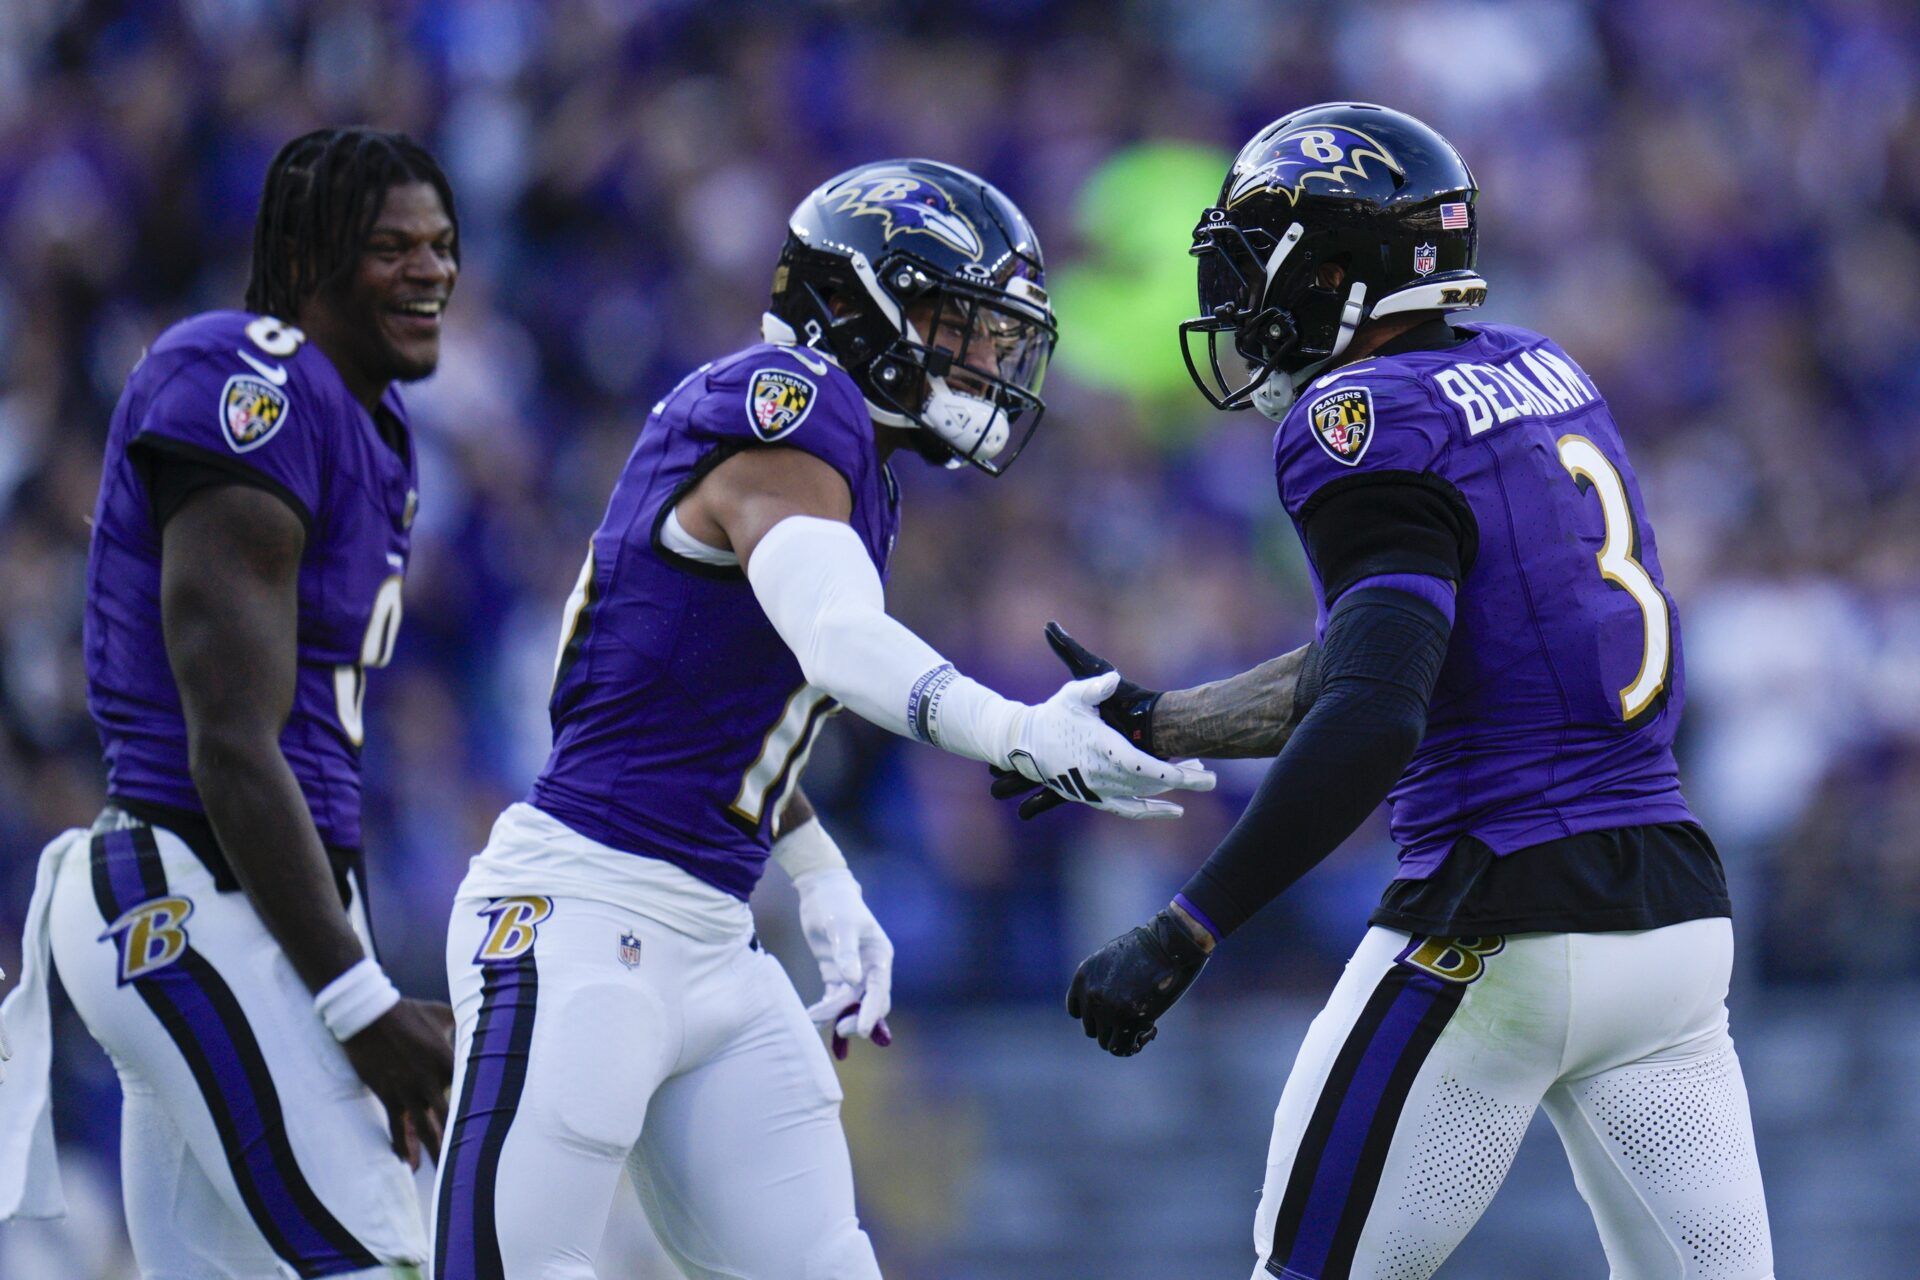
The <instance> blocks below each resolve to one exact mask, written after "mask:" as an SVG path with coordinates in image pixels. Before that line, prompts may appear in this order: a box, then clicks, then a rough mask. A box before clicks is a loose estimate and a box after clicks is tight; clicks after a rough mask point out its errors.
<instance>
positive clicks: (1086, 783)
mask: <svg viewBox="0 0 1920 1280" xmlns="http://www.w3.org/2000/svg"><path fill="white" fill-rule="evenodd" d="M1119 683H1120V673H1119V672H1118V671H1109V672H1107V673H1106V674H1105V675H1100V676H1091V677H1089V678H1087V679H1085V680H1069V681H1068V682H1067V683H1066V684H1063V685H1061V686H1060V690H1059V692H1058V693H1055V694H1054V695H1053V696H1052V697H1051V698H1048V699H1047V700H1046V701H1045V702H1043V703H1041V704H1040V705H1039V706H1030V707H1022V708H1021V709H1020V712H1019V716H1020V719H1019V721H1018V723H1017V724H1016V726H1015V729H1014V739H1013V740H1014V747H1013V750H1012V751H1011V752H1010V753H1009V754H1008V757H1007V767H1008V768H1010V769H1014V770H1017V771H1018V772H1019V773H1020V774H1021V776H1023V777H1025V778H1027V779H1028V780H1030V781H1033V782H1037V783H1039V784H1040V785H1042V786H1044V787H1046V788H1047V789H1048V790H1050V791H1053V792H1055V793H1057V794H1059V795H1061V796H1064V797H1065V798H1067V799H1068V800H1074V801H1078V802H1079V803H1081V804H1086V805H1091V806H1093V807H1094V808H1096V809H1102V810H1105V811H1106V812H1107V813H1117V814H1119V815H1120V816H1121V817H1123V818H1177V817H1179V816H1180V815H1181V814H1182V813H1184V812H1185V810H1184V809H1182V808H1181V807H1180V806H1179V805H1177V804H1175V803H1173V802H1172V801H1170V800H1148V799H1146V798H1145V797H1147V796H1154V795H1159V794H1160V793H1161V792H1163V791H1176V790H1177V791H1211V790H1213V784H1214V782H1215V778H1214V776H1213V773H1212V771H1211V770H1209V769H1207V768H1205V767H1204V766H1202V765H1201V764H1200V763H1199V762H1198V761H1194V760H1183V761H1166V760H1158V759H1155V758H1154V757H1153V756H1150V755H1148V754H1147V753H1146V752H1144V751H1142V750H1140V749H1139V748H1137V747H1135V746H1134V745H1133V744H1132V743H1131V742H1128V741H1127V740H1126V739H1125V738H1123V737H1121V736H1120V735H1119V734H1117V733H1115V732H1114V731H1113V729H1112V728H1110V727H1109V726H1108V725H1107V723H1106V722H1105V721H1104V720H1102V719H1101V718H1100V704H1101V703H1102V702H1104V701H1105V700H1106V699H1107V698H1108V697H1110V696H1111V695H1112V693H1113V691H1114V689H1115V688H1116V687H1117V686H1118V685H1119Z"/></svg>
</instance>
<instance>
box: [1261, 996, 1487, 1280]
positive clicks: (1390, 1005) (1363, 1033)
mask: <svg viewBox="0 0 1920 1280" xmlns="http://www.w3.org/2000/svg"><path fill="white" fill-rule="evenodd" d="M1466 990H1467V987H1466V984H1464V983H1458V982H1446V981H1443V980H1441V979H1439V978H1436V977H1434V976H1433V975H1432V974H1429V973H1425V972H1422V971H1421V970H1419V969H1415V968H1412V967H1409V966H1406V965H1401V964H1396V965H1394V966H1393V968H1392V969H1390V970H1389V971H1388V972H1387V974H1386V976H1384V977H1383V978H1381V979H1380V984H1379V986H1377V987H1375V988H1374V991H1373V995H1372V996H1371V997H1370V998H1369V999H1368V1000H1367V1004H1366V1007H1365V1008H1364V1009H1362V1010H1361V1013H1360V1017H1359V1018H1358V1020H1356V1021H1355V1022H1354V1024H1353V1029H1352V1030H1351V1031H1350V1032H1348V1033H1347V1039H1346V1043H1345V1044H1343V1045H1342V1046H1341V1048H1340V1054H1339V1056H1338V1057H1337V1058H1335V1059H1334V1063H1333V1070H1332V1071H1331V1072H1330V1073H1329V1074H1328V1076H1327V1082H1326V1084H1325V1085H1324V1086H1323V1087H1322V1088H1321V1091H1320V1098H1319V1100H1318V1101H1317V1102H1316V1103H1315V1104H1314V1109H1313V1115H1312V1117H1311V1118H1310V1119H1309V1120H1308V1121H1307V1129H1306V1132H1305V1133H1304V1134H1303V1135H1302V1136H1301V1139H1300V1148H1299V1150H1298V1151H1297V1152H1295V1154H1294V1158H1293V1171H1292V1173H1291V1174H1289V1175H1288V1178H1287V1190H1286V1195H1285V1197H1284V1198H1283V1199H1282V1200H1281V1202H1280V1213H1279V1216H1278V1218H1276V1219H1275V1221H1274V1227H1273V1241H1272V1244H1271V1245H1270V1246H1269V1248H1268V1250H1267V1270H1268V1271H1269V1272H1270V1273H1272V1274H1273V1275H1276V1276H1280V1277H1282V1280H1346V1277H1347V1276H1348V1275H1349V1274H1350V1273H1351V1271H1352V1268H1353V1256H1354V1251H1355V1249H1357V1248H1358V1247H1359V1244H1360V1233H1361V1230H1362V1229H1363V1228H1364V1227H1365V1226H1366V1224H1367V1215H1368V1214H1369V1213H1371V1212H1372V1211H1373V1199H1374V1195H1375V1193H1376V1192H1377V1191H1378V1190H1379V1188H1380V1173H1381V1170H1382V1169H1383V1168H1385V1166H1386V1162H1387V1151H1388V1148H1389V1147H1391V1146H1392V1145H1393V1135H1394V1131H1395V1130H1396V1129H1397V1128H1398V1127H1399V1124H1400V1113H1401V1111H1402V1110H1403V1109H1404V1108H1405V1106H1406V1102H1407V1094H1408V1093H1409V1092H1410V1091H1411V1090H1412V1088H1413V1082H1414V1078H1415V1077H1416V1076H1418V1075H1419V1074H1420V1068H1421V1066H1422V1065H1423V1064H1424V1063H1425V1062H1426V1060H1427V1055H1428V1054H1429V1053H1430V1052H1432V1050H1433V1046H1434V1043H1435V1042H1436V1041H1438V1040H1439V1038H1440V1033H1441V1032H1442V1031H1444V1030H1445V1029H1446V1026H1447V1022H1448V1021H1449V1020H1450V1019H1451V1018H1452V1017H1453V1014H1454V1010H1456V1009H1458V1008H1459V1007H1460V1001H1461V999H1462V997H1463V996H1464V995H1465V994H1466Z"/></svg>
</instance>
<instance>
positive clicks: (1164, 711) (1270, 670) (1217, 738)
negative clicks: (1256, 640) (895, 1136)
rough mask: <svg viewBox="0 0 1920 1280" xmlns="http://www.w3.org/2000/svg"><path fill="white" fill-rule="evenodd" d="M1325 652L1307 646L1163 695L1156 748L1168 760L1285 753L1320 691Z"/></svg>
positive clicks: (1155, 727) (1157, 705) (1158, 708)
mask: <svg viewBox="0 0 1920 1280" xmlns="http://www.w3.org/2000/svg"><path fill="white" fill-rule="evenodd" d="M1319 657H1320V649H1319V646H1317V645H1311V644H1310V645H1306V646H1304V647H1303V648H1299V649H1295V650H1294V651H1293V652H1292V653H1287V654H1282V655H1281V656H1280V657H1278V658H1275V659H1273V660H1272V661H1270V662H1263V663H1261V664H1260V665H1259V666H1257V667H1254V668H1253V669H1251V670H1249V671H1243V672H1241V673H1240V674H1239V675H1237V676H1232V677H1229V678H1228V679H1225V680H1215V681H1214V682H1213V683H1212V684H1203V685H1198V686H1196V687H1195V688H1192V689H1175V690H1171V691H1170V692H1167V693H1163V694H1161V695H1160V700H1159V701H1158V702H1156V703H1155V704H1154V707H1153V748H1154V750H1155V751H1156V752H1157V753H1158V754H1160V755H1161V756H1163V757H1165V758H1166V759H1168V760H1178V759H1182V758H1184V757H1186V756H1206V757H1210V758H1212V759H1216V760H1223V759H1242V758H1255V757H1261V756H1273V755H1278V754H1279V753H1280V748H1281V747H1283V746H1285V745H1286V743H1287V739H1288V738H1290V737H1292V736H1293V730H1294V726H1296V725H1298V724H1299V723H1300V718H1301V717H1302V716H1304V715H1306V713H1307V707H1308V706H1310V705H1312V702H1313V695H1314V693H1315V692H1317V690H1318V684H1319V680H1318V673H1319V665H1320V664H1319Z"/></svg>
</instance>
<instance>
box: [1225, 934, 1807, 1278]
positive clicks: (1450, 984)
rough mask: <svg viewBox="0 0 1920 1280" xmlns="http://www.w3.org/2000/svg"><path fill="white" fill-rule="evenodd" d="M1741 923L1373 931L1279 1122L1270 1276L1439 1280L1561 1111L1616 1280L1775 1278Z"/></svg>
mask: <svg viewBox="0 0 1920 1280" xmlns="http://www.w3.org/2000/svg"><path fill="white" fill-rule="evenodd" d="M1732 965H1733V928H1732V924H1731V922H1730V921H1728V920H1725V919H1708V920H1692V921H1688V922H1687V923H1685V924H1677V925H1671V926H1669V927H1667V928H1664V929H1650V930H1645V931H1641V932H1632V933H1535V934H1516V935H1511V936H1508V937H1506V938H1498V937H1489V938H1460V939H1451V940H1449V939H1423V938H1410V937H1409V936H1408V935H1407V934H1405V933H1401V932H1398V931H1396V930H1392V929H1382V928H1374V929H1371V930H1369V931H1368V933H1367V936H1366V938H1365V939H1364V940H1362V942H1361V944H1360V949H1359V950H1358V951H1356V952H1355V953H1354V955H1353V958H1352V959H1351V960H1349V961H1348V962H1347V968H1346V972H1345V974H1344V975H1342V977H1341V979H1340V982H1339V984H1338V985H1337V986H1336V987H1335V988H1334V991H1333V997H1332V999H1330V1000H1329V1001H1328V1002H1327V1006H1326V1008H1325V1009H1324V1010H1322V1011H1321V1013H1320V1015H1319V1016H1318V1017H1316V1018H1315V1019H1314V1020H1313V1025H1312V1026H1311V1027H1310V1028H1309V1029H1308V1031H1307V1035H1306V1039H1305V1041H1304V1042H1303V1043H1302V1044H1301V1046H1300V1054H1299V1057H1298V1059H1297V1060H1296V1061H1295V1062H1294V1066H1293V1073H1292V1075H1290V1076H1289V1077H1288V1078H1287V1085H1286V1090H1285V1092H1284V1093H1282V1095H1281V1097H1280V1106H1279V1108H1278V1110H1276V1111H1275V1112H1274V1118H1273V1119H1274V1125H1273V1144H1272V1147H1271V1149H1270V1150H1269V1153H1268V1156H1267V1177H1266V1186H1265V1190H1264V1192H1263V1193H1262V1195H1261V1198H1260V1209H1259V1212H1258V1213H1257V1214H1256V1215H1255V1217H1254V1228H1253V1236H1254V1249H1255V1252H1256V1253H1257V1254H1258V1256H1259V1258H1260V1262H1259V1263H1258V1264H1257V1265H1256V1266H1255V1268H1254V1273H1253V1274H1254V1280H1270V1278H1271V1277H1273V1276H1280V1277H1283V1278H1284V1280H1425V1278H1426V1277H1428V1276H1430V1275H1432V1274H1433V1272H1434V1271H1435V1270H1436V1269H1437V1268H1438V1267H1439V1266H1440V1264H1441V1263H1442V1262H1443V1261H1445V1260H1446V1257H1447V1255H1448V1254H1449V1253H1451V1252H1453V1249H1454V1246H1455V1245H1457V1244H1459V1243H1460V1241H1461V1240H1462V1239H1463V1238H1464V1237H1465V1236H1466V1234H1467V1231H1468V1229H1469V1228H1471V1227H1472V1226H1473V1224H1474V1223H1475V1222H1476V1221H1478V1219H1479V1217H1480V1214H1481V1213H1482V1212H1483V1211H1484V1210H1485V1209H1486V1207H1487V1204H1488V1202H1489V1201H1491V1200H1492V1199H1493V1193H1494V1192H1495V1191H1497V1190H1498V1189H1499V1187H1500V1183H1501V1181H1502V1180H1503V1179H1504V1178H1505V1177H1506V1175H1507V1168H1508V1166H1509V1165H1510V1164H1511V1163H1512V1161H1513V1155H1514V1152H1515V1150H1517V1149H1518V1147H1519V1146H1520V1139H1521V1137H1522V1135H1524V1134H1525V1133H1526V1131H1527V1126H1528V1124H1529V1123H1530V1122H1531V1121H1532V1119H1533V1113H1534V1108H1535V1107H1537V1106H1545V1107H1546V1110H1547V1115H1548V1116H1549V1117H1550V1118H1551V1119H1552V1121H1553V1125H1554V1128H1555V1129H1557V1130H1558V1131H1559V1134H1560V1140H1561V1142H1562V1143H1564V1144H1565V1146H1566V1149H1567V1158H1568V1160H1569V1161H1570V1162H1571V1163H1572V1165H1573V1176H1574V1182H1575V1184H1576V1185H1577V1186H1578V1187H1579V1189H1580V1194H1581V1195H1582V1196H1583V1197H1585V1199H1586V1202H1587V1205H1588V1207H1589V1208H1590V1209H1591V1210H1592V1211H1593V1218H1594V1222H1595V1224H1596V1225H1597V1226H1598V1227H1599V1230H1600V1243H1601V1244H1602V1246H1603V1247H1604V1248H1605V1249H1606V1254H1607V1261H1608V1263H1609V1265H1610V1266H1611V1268H1612V1274H1613V1280H1770V1278H1771V1276H1772V1275H1773V1244H1772V1239H1771V1236H1770V1234H1769V1232H1768V1227H1767V1203H1766V1198H1765V1196H1764V1194H1763V1193H1762V1190H1761V1185H1760V1166H1759V1163H1758V1161H1757V1160H1756V1158H1755V1155H1754V1146H1753V1123H1752V1120H1751V1119H1750V1117H1749V1115H1748V1111H1747V1088H1746V1084H1745V1082H1744V1080H1743V1079H1742V1078H1741V1075H1740V1062H1739V1059H1738V1058H1737V1057H1735V1055H1734V1051H1733V1040H1732V1038H1731V1037H1730V1036H1728V1034H1727V1010H1726V1004H1725V1000H1726V995H1727V982H1728V978H1729V975H1730V972H1731V969H1732Z"/></svg>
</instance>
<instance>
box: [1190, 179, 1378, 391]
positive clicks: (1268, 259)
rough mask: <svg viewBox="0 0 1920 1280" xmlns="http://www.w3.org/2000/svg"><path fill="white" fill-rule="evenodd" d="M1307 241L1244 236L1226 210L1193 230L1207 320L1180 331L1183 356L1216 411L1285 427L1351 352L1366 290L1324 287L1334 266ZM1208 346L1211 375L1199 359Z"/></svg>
mask: <svg viewBox="0 0 1920 1280" xmlns="http://www.w3.org/2000/svg"><path fill="white" fill-rule="evenodd" d="M1305 236H1306V231H1305V228H1304V227H1303V226H1302V225H1301V224H1300V223H1298V222H1295V223H1293V224H1291V225H1290V226H1289V227H1288V228H1287V229H1286V231H1285V232H1284V233H1282V234H1281V235H1280V236H1279V237H1278V238H1277V239H1276V238H1275V237H1274V236H1273V235H1271V234H1270V233H1268V232H1266V231H1264V230H1261V229H1259V228H1241V227H1239V226H1237V225H1236V224H1235V223H1234V222H1233V220H1232V218H1231V217H1230V216H1229V215H1228V213H1227V211H1226V210H1225V209H1222V208H1217V207H1216V208H1212V209H1208V210H1207V211H1206V213H1205V214H1203V215H1202V216H1201V219H1200V224H1199V225H1198V226H1197V227H1195V228H1194V233H1193V247H1192V248H1191V249H1190V250H1189V252H1190V253H1191V254H1192V255H1193V257H1194V258H1195V259H1196V260H1197V263H1198V268H1199V270H1198V276H1199V288H1200V312H1201V313H1200V315H1199V316H1197V317H1195V318H1194V319H1191V320H1187V321H1185V322H1183V323H1182V324H1181V326H1180V346H1181V354H1182V355H1183V356H1184V357H1185V359H1186V362H1187V373H1188V375H1189V376H1191V377H1192V379H1193V382H1194V385H1195V386H1197V387H1198V388H1199V389H1200V394H1201V395H1203V396H1205V397H1206V398H1207V400H1208V402H1209V403H1211V404H1212V405H1213V407H1214V408H1216V409H1244V408H1246V407H1248V406H1249V405H1253V406H1255V407H1257V408H1259V409H1260V411H1261V412H1262V413H1264V414H1266V415H1267V416H1268V417H1272V418H1276V419H1277V418H1279V417H1284V416H1285V413H1286V410H1287V408H1288V407H1289V406H1290V405H1291V404H1292V403H1293V399H1294V396H1295V394H1296V392H1297V390H1298V388H1299V387H1300V386H1301V385H1303V384H1304V383H1305V382H1306V381H1308V380H1309V379H1311V378H1312V377H1313V376H1314V375H1315V374H1316V373H1318V372H1319V370H1320V369H1322V368H1324V367H1325V366H1326V365H1327V363H1328V362H1329V361H1331V360H1333V359H1334V358H1336V357H1337V356H1339V355H1340V354H1341V352H1343V351H1345V350H1346V348H1347V344H1348V343H1349V342H1351V341H1352V339H1353V333H1354V330H1355V329H1357V328H1359V326H1360V324H1361V323H1362V321H1363V320H1364V319H1365V314H1366V312H1365V300H1366V286H1365V285H1363V284H1361V283H1359V282H1357V281H1356V282H1355V283H1354V284H1353V285H1352V286H1351V287H1350V288H1348V289H1345V290H1341V289H1338V288H1323V287H1321V286H1320V285H1319V284H1318V283H1317V279H1318V276H1319V271H1320V267H1321V266H1323V265H1325V261H1326V260H1325V259H1323V257H1322V256H1321V254H1319V253H1315V252H1313V250H1312V248H1311V247H1309V246H1305V245H1303V244H1302V241H1303V240H1304V239H1305ZM1322 247H1324V242H1323V246H1322ZM1202 343H1203V344H1204V350H1205V360H1204V368H1203V367H1202V363H1201V362H1200V361H1198V360H1196V358H1195V348H1196V346H1200V345H1202ZM1275 375H1279V376H1277V377H1276V376H1275Z"/></svg>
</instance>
